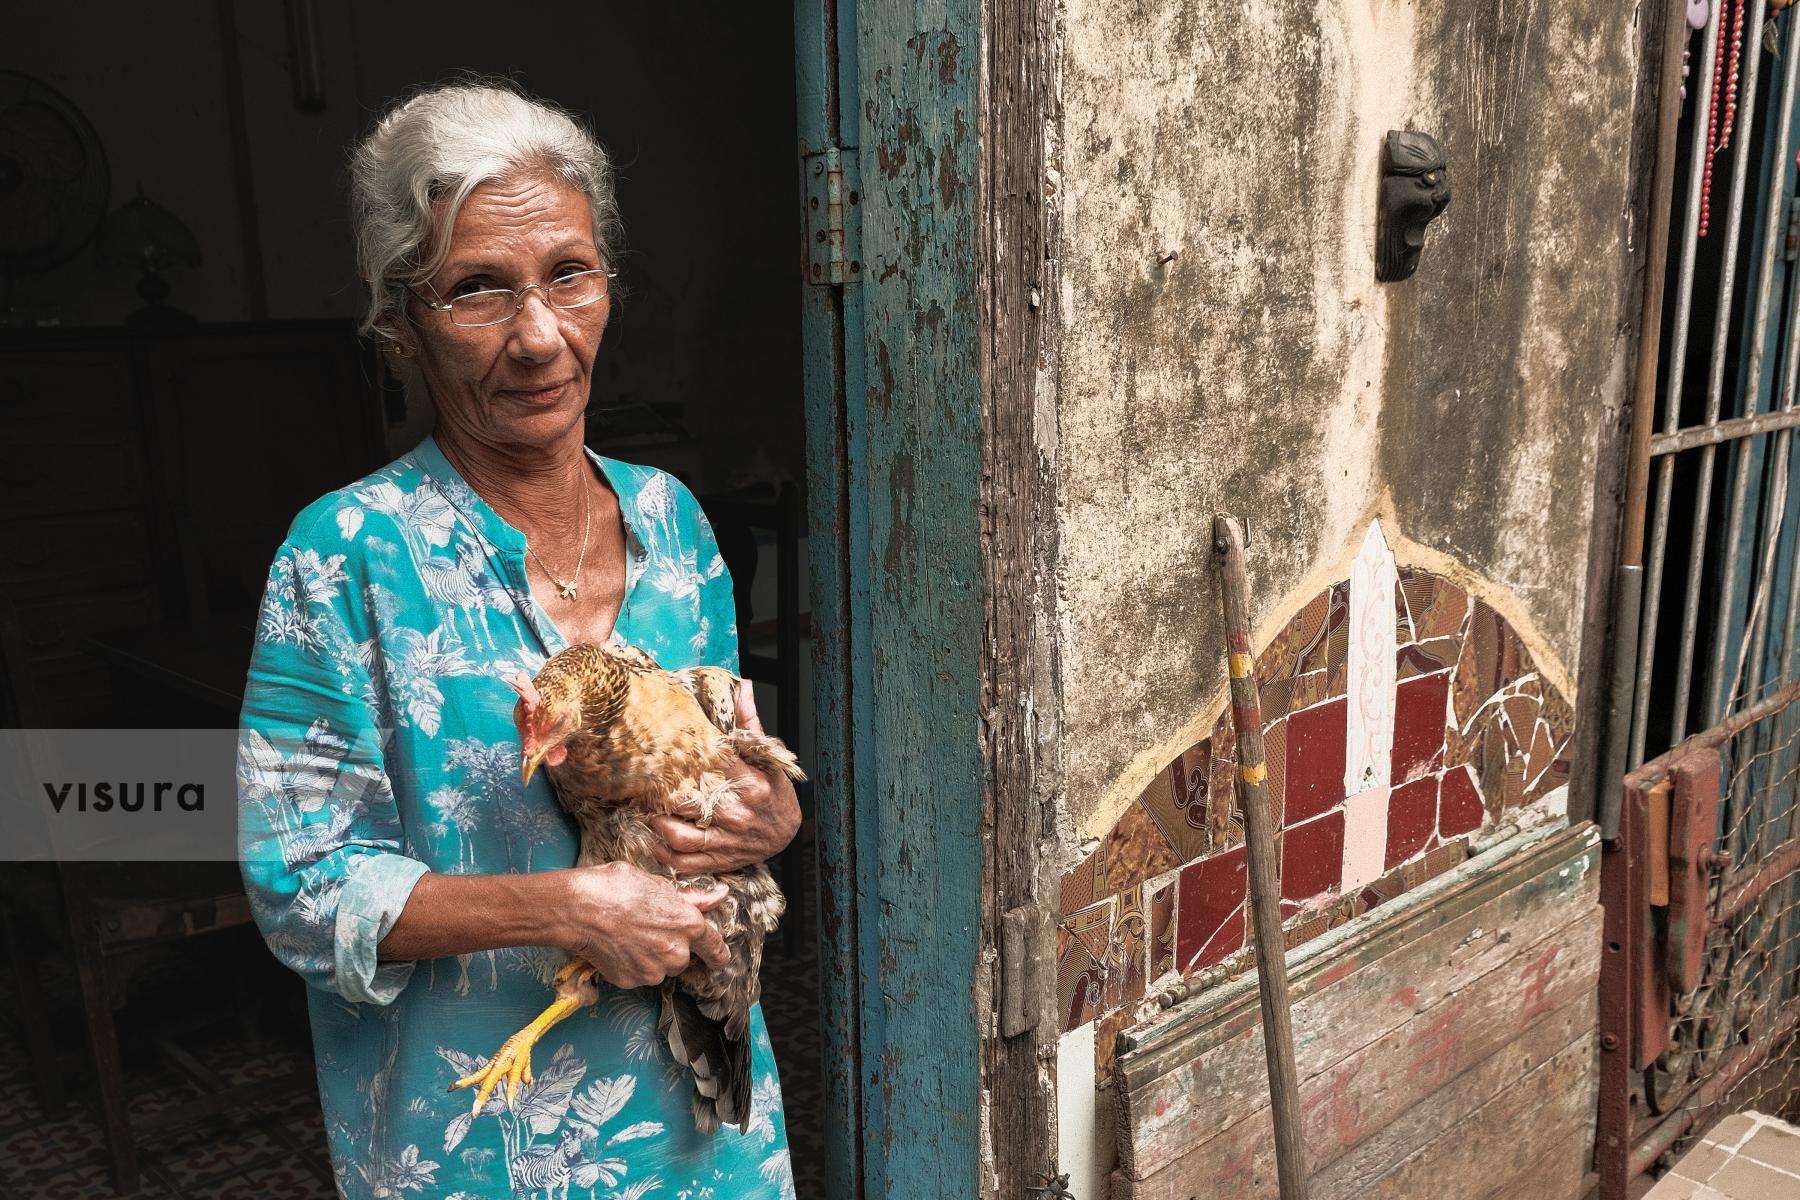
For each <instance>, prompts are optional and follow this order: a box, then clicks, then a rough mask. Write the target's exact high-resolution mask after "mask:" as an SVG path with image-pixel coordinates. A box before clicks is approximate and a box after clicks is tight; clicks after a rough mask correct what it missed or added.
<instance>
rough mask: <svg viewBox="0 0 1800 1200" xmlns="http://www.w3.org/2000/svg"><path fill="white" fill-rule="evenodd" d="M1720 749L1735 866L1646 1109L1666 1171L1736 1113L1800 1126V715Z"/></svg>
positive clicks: (1717, 884)
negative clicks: (1799, 789)
mask: <svg viewBox="0 0 1800 1200" xmlns="http://www.w3.org/2000/svg"><path fill="white" fill-rule="evenodd" d="M1777 682H1783V683H1785V682H1786V681H1777ZM1758 690H1759V692H1762V693H1764V694H1772V693H1773V692H1774V691H1776V690H1778V689H1777V688H1776V687H1775V686H1773V684H1771V685H1767V686H1765V687H1763V688H1760V689H1758ZM1758 698H1760V697H1750V699H1751V700H1755V699H1758ZM1703 736H1704V735H1703ZM1719 749H1720V756H1721V760H1722V766H1721V780H1720V799H1721V805H1720V828H1719V836H1718V841H1717V847H1718V850H1719V851H1720V852H1722V853H1723V854H1724V855H1727V856H1728V858H1727V859H1725V860H1724V861H1723V862H1722V864H1721V869H1720V870H1718V871H1716V872H1715V878H1714V883H1713V888H1712V894H1711V904H1710V910H1709V911H1710V916H1711V919H1712V925H1711V928H1710V930H1709V932H1708V935H1707V940H1706V947H1705V958H1704V967H1703V971H1702V974H1701V980H1700V984H1699V986H1698V987H1696V988H1695V989H1694V990H1693V991H1691V992H1688V993H1686V994H1684V995H1679V996H1676V997H1675V998H1674V1004H1673V1012H1672V1021H1671V1027H1670V1033H1671V1038H1670V1043H1669V1048H1668V1050H1667V1051H1665V1052H1664V1054H1663V1055H1662V1057H1661V1058H1660V1059H1658V1060H1657V1062H1656V1063H1654V1064H1653V1065H1652V1066H1650V1067H1649V1068H1647V1069H1646V1070H1645V1071H1644V1072H1643V1074H1642V1079H1641V1088H1640V1092H1639V1094H1638V1096H1637V1097H1636V1098H1635V1101H1636V1103H1635V1107H1636V1108H1637V1111H1638V1120H1637V1122H1636V1125H1637V1134H1638V1138H1639V1139H1640V1142H1641V1143H1642V1144H1645V1145H1648V1146H1649V1147H1650V1148H1651V1149H1653V1150H1657V1149H1660V1150H1662V1151H1666V1152H1668V1153H1667V1156H1666V1157H1665V1158H1664V1161H1665V1162H1666V1161H1670V1160H1671V1159H1672V1157H1673V1156H1674V1155H1678V1154H1679V1153H1680V1151H1681V1150H1682V1149H1683V1148H1685V1147H1686V1146H1687V1145H1688V1144H1689V1143H1691V1142H1692V1141H1693V1140H1694V1139H1695V1138H1697V1137H1699V1136H1700V1135H1702V1134H1704V1133H1705V1131H1706V1130H1708V1129H1710V1128H1711V1127H1712V1126H1713V1125H1714V1124H1716V1123H1717V1122H1718V1121H1719V1120H1721V1119H1723V1118H1724V1117H1726V1116H1728V1115H1729V1114H1731V1113H1734V1112H1741V1111H1744V1110H1746V1109H1755V1110H1758V1111H1760V1112H1765V1113H1770V1114H1773V1115H1776V1116H1780V1117H1783V1118H1785V1119H1787V1120H1800V1044H1797V1039H1796V1031H1797V1030H1800V813H1797V811H1796V805H1795V795H1796V781H1797V780H1800V705H1797V704H1794V703H1791V702H1790V703H1789V704H1787V705H1786V706H1785V707H1783V708H1781V709H1779V710H1778V711H1776V712H1774V713H1772V714H1770V715H1768V716H1766V717H1765V718H1764V719H1762V720H1760V721H1757V722H1756V723H1754V724H1752V725H1750V726H1748V727H1747V728H1745V729H1743V730H1742V731H1741V732H1739V733H1737V734H1736V735H1735V736H1733V737H1731V738H1729V739H1728V740H1726V741H1725V742H1724V743H1723V744H1721V745H1720V747H1719ZM1658 1127H1663V1128H1662V1130H1661V1136H1658ZM1672 1131H1679V1136H1676V1137H1671V1136H1669V1134H1670V1133H1671V1132H1672Z"/></svg>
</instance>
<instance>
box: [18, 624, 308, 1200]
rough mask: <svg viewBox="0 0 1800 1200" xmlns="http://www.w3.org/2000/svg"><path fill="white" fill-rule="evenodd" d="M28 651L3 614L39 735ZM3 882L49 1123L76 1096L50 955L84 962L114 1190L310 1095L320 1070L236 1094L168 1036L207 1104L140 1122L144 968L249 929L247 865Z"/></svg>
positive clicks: (136, 866)
mask: <svg viewBox="0 0 1800 1200" xmlns="http://www.w3.org/2000/svg"><path fill="white" fill-rule="evenodd" d="M21 648H22V643H21V640H20V637H19V624H18V622H17V621H16V620H14V619H12V618H10V617H9V616H7V615H6V614H5V613H0V678H3V679H4V680H5V681H6V682H7V683H8V684H9V685H10V686H7V687H3V688H0V719H4V720H5V721H6V722H7V723H8V724H9V725H10V726H12V727H15V728H30V727H32V726H33V725H34V723H35V722H34V718H35V716H36V714H37V711H38V710H37V708H36V703H35V694H34V691H33V685H32V681H31V676H30V672H29V671H23V670H19V669H17V664H19V663H20V662H21V661H23V660H22V657H21V653H20V652H21ZM0 881H3V882H0V930H3V933H4V941H5V947H6V953H7V959H8V965H9V967H10V969H11V974H12V977H13V992H14V999H15V1001H16V1003H17V1005H18V1009H19V1024H20V1027H21V1028H22V1029H23V1030H24V1033H25V1038H26V1043H27V1046H26V1051H27V1055H28V1058H29V1063H30V1071H31V1075H32V1079H33V1083H34V1085H35V1087H36V1090H37V1094H38V1099H39V1103H40V1104H41V1105H42V1106H43V1108H44V1110H45V1113H46V1114H47V1115H48V1114H54V1113H58V1112H60V1111H61V1110H62V1109H63V1107H64V1105H65V1104H66V1102H67V1098H68V1092H67V1089H66V1087H65V1086H64V1072H63V1064H62V1058H63V1056H62V1054H61V1053H60V1052H59V1050H58V1048H57V1046H56V1041H55V1037H54V1029H53V1022H52V1020H51V1012H52V1009H51V1005H50V1000H49V997H48V996H47V994H46V991H45V988H44V978H43V977H44V962H43V959H44V956H45V950H46V948H48V949H49V950H50V951H51V952H53V953H55V952H60V953H64V954H67V955H69V956H70V957H71V958H72V959H73V961H74V965H75V975H76V982H77V986H78V989H79V991H80V995H81V1010H82V1017H83V1021H84V1024H85V1027H86V1032H87V1043H88V1051H89V1053H90V1055H91V1056H92V1060H93V1067H94V1079H95V1085H96V1089H97V1091H98V1098H99V1102H100V1116H101V1121H102V1124H103V1125H104V1127H105V1132H106V1142H107V1155H108V1160H109V1164H110V1167H111V1174H112V1182H113V1187H114V1189H115V1190H117V1191H118V1192H119V1193H120V1194H121V1195H128V1194H130V1193H132V1192H135V1191H137V1190H138V1187H139V1184H140V1175H139V1170H138V1152H139V1149H140V1147H141V1146H143V1145H146V1144H154V1139H156V1138H157V1137H159V1136H160V1135H162V1134H164V1133H166V1132H168V1131H169V1130H172V1129H175V1128H177V1127H179V1126H183V1125H187V1124H190V1123H192V1122H194V1121H196V1120H198V1119H201V1118H203V1117H206V1116H210V1115H213V1114H216V1113H220V1112H226V1111H230V1110H234V1109H241V1108H242V1107H244V1106H245V1105H246V1104H247V1103H248V1102H250V1101H251V1100H253V1099H254V1100H262V1101H264V1102H266V1101H267V1099H268V1098H269V1097H270V1096H271V1095H278V1094H281V1093H284V1092H287V1091H291V1090H297V1089H299V1088H301V1087H304V1086H309V1085H310V1083H311V1079H312V1076H311V1074H310V1072H307V1071H304V1070H300V1071H294V1072H290V1073H289V1074H288V1075H287V1076H284V1077H282V1078H279V1079H277V1080H273V1081H268V1082H258V1083H256V1084H254V1085H238V1086H230V1085H228V1084H226V1083H225V1081H224V1080H222V1079H220V1078H219V1077H218V1076H217V1075H216V1074H214V1073H213V1072H211V1071H209V1070H208V1069H207V1068H206V1067H205V1066H204V1064H202V1063H201V1062H200V1061H199V1060H198V1059H197V1058H196V1057H195V1056H194V1055H192V1054H191V1053H189V1052H188V1051H186V1050H185V1049H184V1048H183V1047H182V1046H181V1044H180V1043H179V1042H178V1041H177V1040H176V1032H175V1031H174V1030H170V1029H159V1030H157V1031H155V1032H154V1033H153V1034H152V1035H151V1040H152V1042H153V1043H154V1044H155V1046H156V1048H157V1050H158V1051H159V1052H160V1053H161V1055H162V1057H163V1058H164V1059H165V1060H167V1061H168V1062H169V1063H170V1064H171V1065H172V1066H173V1067H175V1068H176V1069H177V1071H178V1073H179V1074H181V1075H183V1076H185V1077H186V1079H187V1080H188V1082H189V1083H190V1084H192V1085H193V1086H194V1087H195V1089H196V1090H197V1091H198V1092H199V1095H198V1096H197V1097H196V1098H195V1099H193V1100H190V1101H187V1102H185V1103H182V1104H178V1105H174V1106H172V1107H170V1108H166V1109H163V1110H161V1111H158V1112H155V1113H152V1114H149V1115H147V1116H140V1117H137V1118H133V1117H132V1115H131V1113H130V1107H129V1097H128V1095H127V1091H126V1082H125V1071H124V1064H123V1061H122V1058H121V1054H120V1044H119V1034H118V1027H117V1023H116V1021H115V1013H116V1011H117V1010H119V1009H120V1008H123V1007H124V1005H125V1002H126V999H127V996H128V993H129V989H130V982H131V977H132V974H133V973H134V972H135V971H136V970H138V969H139V968H141V967H143V966H144V965H146V964H148V963H151V962H153V961H155V960H157V959H159V958H163V957H166V956H168V955H169V954H170V953H172V952H173V951H175V950H176V949H177V948H178V947H182V946H190V945H192V944H193V943H194V940H195V939H200V938H213V937H216V936H217V935H219V934H221V933H224V932H226V931H229V930H234V929H238V930H241V929H244V928H245V927H247V926H249V925H250V924H251V916H250V908H249V902H248V900H247V899H246V898H245V896H244V894H243V886H242V883H241V881H240V879H239V876H238V868H237V864H235V863H20V864H11V865H9V866H8V868H7V870H6V871H4V872H0ZM59 929H60V932H61V933H62V935H63V936H58V932H59ZM219 961H220V956H217V955H215V956H214V962H215V963H217V962H219ZM212 978H213V979H215V980H218V981H220V982H222V983H224V984H225V985H226V986H230V987H233V988H241V981H242V978H243V975H242V972H240V971H237V970H232V969H223V970H219V971H217V972H215V974H214V975H213V976H212ZM234 999H235V1001H236V1010H237V1012H238V1013H239V1014H241V1015H243V1016H244V1017H245V1018H247V1021H246V1024H244V1025H243V1026H242V1028H243V1029H244V1031H245V1032H246V1034H251V1035H253V1033H254V1029H253V1018H254V1015H255V1012H256V1009H257V1005H256V1004H255V1003H253V1002H251V1001H250V1000H249V998H248V997H246V996H244V995H242V994H239V995H236V996H235V997H234Z"/></svg>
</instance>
